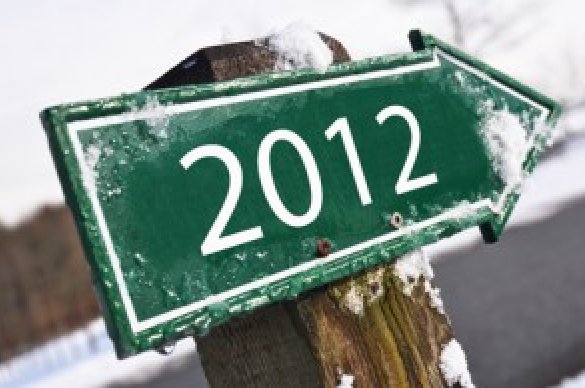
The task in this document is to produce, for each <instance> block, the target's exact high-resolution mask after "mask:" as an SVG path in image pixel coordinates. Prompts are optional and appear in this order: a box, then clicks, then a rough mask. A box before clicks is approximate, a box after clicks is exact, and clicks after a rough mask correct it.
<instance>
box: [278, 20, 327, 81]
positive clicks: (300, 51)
mask: <svg viewBox="0 0 585 388" xmlns="http://www.w3.org/2000/svg"><path fill="white" fill-rule="evenodd" d="M267 45H268V48H269V49H270V50H271V51H273V52H274V53H276V55H277V58H276V63H275V65H274V67H275V70H294V69H301V68H313V69H316V70H318V71H325V70H327V67H329V65H330V64H331V63H332V62H333V53H332V52H331V50H330V49H329V47H327V45H326V44H325V42H323V40H322V39H321V36H319V33H317V31H315V30H314V29H313V28H311V27H310V26H308V25H306V24H304V23H300V22H297V23H293V24H290V25H289V26H287V27H285V28H284V29H282V30H281V31H278V32H276V33H273V34H271V35H270V36H269V37H268V40H267Z"/></svg>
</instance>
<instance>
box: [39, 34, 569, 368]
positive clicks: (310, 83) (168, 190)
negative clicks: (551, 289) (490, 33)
mask: <svg viewBox="0 0 585 388" xmlns="http://www.w3.org/2000/svg"><path fill="white" fill-rule="evenodd" d="M416 38H417V36H416V35H414V36H413V41H414V44H415V46H416V48H417V51H415V52H414V53H408V54H402V55H391V56H384V57H379V58H373V59H368V60H365V61H358V62H351V63H345V64H340V65H335V66H331V67H330V69H329V70H328V71H327V72H325V73H317V72H314V71H311V70H300V71H294V72H285V73H278V74H268V75H263V76H258V77H250V78H244V79H237V80H234V81H228V82H218V83H216V84H209V85H200V86H184V87H180V88H175V89H166V90H160V91H149V92H141V93H136V94H128V95H123V96H120V97H115V98H107V99H102V100H97V101H93V102H85V103H78V104H71V105H62V106H57V107H54V108H49V109H47V110H45V111H44V112H43V113H42V120H43V123H44V126H45V129H46V131H47V133H48V137H49V141H50V146H51V150H52V152H53V155H54V159H55V162H56V165H57V169H58V171H59V174H60V179H61V182H62V185H63V187H64V190H65V194H66V198H67V201H68V203H69V205H70V206H71V208H72V209H73V213H74V215H75V218H76V222H77V225H78V228H79V230H80V233H81V237H82V239H83V243H84V246H85V250H86V253H87V256H88V258H89V261H90V264H91V267H92V271H93V275H94V279H95V283H96V287H97V289H98V293H99V295H100V297H101V300H102V305H103V306H104V314H105V316H106V320H107V323H108V327H109V331H110V334H111V335H112V337H113V338H114V340H115V342H116V345H117V350H118V354H119V355H120V356H121V357H125V356H128V355H131V354H134V353H136V352H139V351H142V350H145V349H149V348H154V347H158V346H162V345H164V344H165V343H166V342H168V341H172V340H175V339H177V338H180V337H183V336H187V335H194V334H204V333H205V332H206V331H208V330H209V328H210V327H211V326H213V325H216V324H218V323H220V322H222V321H225V320H226V319H228V318H229V317H231V316H234V315H238V314H242V313H245V312H248V311H251V310H253V309H256V308H258V307H260V306H263V305H266V304H268V303H272V302H275V301H279V300H283V299H287V298H294V297H296V296H297V295H298V294H299V293H300V292H303V291H306V290H308V289H311V288H314V287H317V286H320V285H323V284H325V283H328V282H331V281H332V280H335V279H339V278H341V277H344V276H347V275H350V274H353V273H355V272H357V271H360V270H362V269H364V268H366V267H370V266H372V265H375V264H379V263H384V262H390V261H391V260H393V258H395V257H396V256H397V255H400V254H403V253H405V252H407V251H410V250H412V249H414V248H416V247H419V246H422V245H425V244H428V243H431V242H434V241H437V240H439V239H441V238H443V237H446V236H449V235H452V234H454V233H456V232H459V231H461V230H463V229H465V228H468V227H471V226H475V225H480V226H481V228H482V231H483V233H484V236H485V237H486V239H487V240H489V241H495V240H496V239H497V237H498V236H499V235H500V233H501V231H502V228H503V225H504V224H505V222H506V220H507V218H508V216H509V214H510V211H511V210H512V208H513V206H514V203H515V201H516V199H517V195H518V189H519V187H520V184H521V182H522V179H523V178H524V177H525V175H526V174H528V173H529V172H530V171H531V170H532V168H533V167H534V165H535V163H536V159H537V157H538V155H539V153H540V151H541V148H542V145H543V143H544V141H545V140H546V137H547V134H548V132H547V128H548V127H549V126H550V124H551V123H552V122H553V121H554V120H555V119H556V116H557V115H558V113H559V108H558V106H557V105H556V104H555V103H554V102H553V101H551V100H549V99H548V98H546V97H544V96H542V95H540V94H538V93H536V92H534V91H532V90H530V89H529V88H527V87H525V86H522V85H520V84H519V83H517V82H516V81H514V80H512V79H510V78H508V77H506V76H504V75H503V74H501V73H499V72H497V71H495V70H493V69H491V68H490V67H488V66H487V65H485V64H482V63H480V62H479V61H477V60H475V59H472V58H470V57H468V56H467V55H465V54H463V53H461V52H459V51H457V50H456V49H454V48H452V47H450V46H448V45H446V44H444V43H442V42H440V41H438V40H436V39H434V38H432V37H431V36H420V35H419V36H418V39H416Z"/></svg>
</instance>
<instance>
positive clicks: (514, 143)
mask: <svg viewBox="0 0 585 388" xmlns="http://www.w3.org/2000/svg"><path fill="white" fill-rule="evenodd" d="M487 110H488V117H487V119H486V121H485V122H484V123H483V126H482V130H481V133H482V135H483V137H484V141H485V143H486V146H487V147H488V150H489V151H490V153H491V157H492V162H493V164H494V167H495V169H496V172H497V173H498V175H499V176H500V178H502V180H503V181H504V183H506V185H509V186H512V187H518V186H519V185H520V184H521V183H522V181H523V179H524V175H525V174H524V171H523V169H522V164H523V163H524V160H525V159H526V154H527V153H528V150H529V142H528V134H527V132H526V129H525V128H524V125H522V122H521V121H520V117H518V116H517V115H514V114H512V113H510V112H508V111H507V110H506V109H504V110H499V111H493V110H491V108H487Z"/></svg>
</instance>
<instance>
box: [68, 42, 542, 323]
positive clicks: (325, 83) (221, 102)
mask: <svg viewBox="0 0 585 388" xmlns="http://www.w3.org/2000/svg"><path fill="white" fill-rule="evenodd" d="M438 55H441V56H443V57H444V58H445V59H447V60H449V61H452V62H454V63H455V64H457V65H458V66H460V67H462V68H465V69H466V70H467V71H469V72H471V73H473V74H475V75H476V76H478V77H480V78H481V79H483V80H485V81H486V82H489V83H491V84H493V85H495V86H497V87H499V88H501V89H503V90H505V91H506V92H508V93H509V94H511V95H513V96H515V97H517V98H519V99H521V100H522V101H525V102H527V103H529V104H530V105H532V106H535V107H538V108H540V109H542V110H543V114H542V116H541V118H543V119H544V118H546V116H547V115H548V109H546V108H545V107H542V106H540V105H538V104H537V103H535V102H534V101H532V100H529V99H527V98H526V97H525V96H523V95H521V94H519V93H517V92H516V91H514V90H512V89H510V88H508V87H507V86H505V85H503V84H502V83H500V82H498V81H496V80H494V79H493V78H491V77H489V76H488V75H486V74H484V73H482V72H480V71H479V70H478V69H475V68H473V67H470V66H469V65H467V64H466V63H464V62H461V61H459V60H458V59H456V58H454V57H452V56H451V55H449V54H447V53H445V52H444V51H442V50H440V49H437V48H435V50H434V52H433V59H432V60H431V61H429V62H422V63H417V64H413V65H408V66H404V67H400V68H396V69H385V70H377V71H373V72H370V73H365V74H355V75H349V76H343V77H339V78H333V79H328V80H321V81H313V82H308V83H304V84H298V85H290V86H283V87H279V88H274V89H268V90H261V91H256V92H250V93H246V94H241V95H236V96H226V97H218V98H211V99H206V100H200V101H194V102H190V103H185V104H178V105H171V106H165V107H164V109H165V110H164V113H165V114H179V113H183V112H192V111H196V110H201V109H206V108H211V107H218V106H225V105H230V104H236V103H240V102H244V101H253V100H258V99H262V98H270V97H275V96H282V95H286V94H293V93H299V92H304V91H308V90H315V89H323V88H327V87H332V86H337V85H342V84H351V83H355V82H360V81H366V80H372V79H377V78H383V77H389V76H395V75H400V74H406V73H410V72H416V71H421V70H427V69H432V68H436V67H439V66H440V61H439V58H438ZM160 113H161V112H160V111H157V112H135V113H132V114H131V115H130V114H127V113H123V114H119V115H113V116H106V117H98V118H94V119H88V120H82V121H74V122H71V123H68V124H67V131H68V134H69V137H70V140H71V143H72V144H73V150H74V153H75V156H76V158H77V161H78V164H79V167H80V169H81V174H82V179H83V182H84V183H85V186H86V189H87V194H88V196H89V198H90V202H91V205H92V207H93V210H94V213H95V216H96V219H97V222H98V227H99V229H100V231H101V234H102V236H103V239H104V242H105V245H106V251H107V253H108V256H109V257H110V262H111V264H112V268H113V271H114V276H115V279H116V282H117V284H118V287H119V289H120V292H121V297H122V303H123V304H124V307H125V309H126V312H127V315H128V320H129V323H130V327H131V329H132V331H133V332H134V333H137V332H141V331H144V330H146V329H149V328H151V327H154V326H156V325H159V324H161V323H164V322H167V321H169V320H171V319H175V318H178V317H180V316H182V315H185V314H187V313H190V312H192V311H194V310H198V309H201V308H204V307H206V306H209V305H211V304H214V303H217V302H221V301H225V300H227V299H229V298H232V297H234V296H237V295H241V294H243V293H245V292H248V291H251V290H254V289H257V288H260V287H263V286H266V285H269V284H271V283H274V282H277V281H279V280H282V279H285V278H287V277H290V276H293V275H295V274H298V273H301V272H305V271H307V270H309V269H311V268H315V267H317V266H322V265H324V264H327V263H330V262H332V261H334V260H337V259H339V258H342V257H345V256H348V255H351V254H354V253H357V252H359V251H362V250H364V249H367V248H369V247H372V246H374V245H377V244H381V243H383V242H387V241H390V240H392V239H395V238H398V237H401V236H404V235H407V234H409V233H413V232H416V231H419V230H421V229H424V228H426V227H429V226H431V225H434V224H436V223H439V222H442V221H446V220H449V219H454V218H455V219H456V218H458V217H459V215H460V214H461V210H462V209H460V208H458V207H456V208H453V209H450V210H448V211H446V212H443V213H441V214H439V215H437V216H435V217H432V218H429V219H427V220H424V221H421V222H419V223H417V224H414V225H411V226H408V227H405V228H401V229H398V230H395V231H393V232H390V233H386V234H383V235H381V236H378V237H375V238H373V239H370V240H367V241H364V242H362V243H359V244H356V245H353V246H351V247H348V248H345V249H342V250H340V251H337V252H334V253H332V254H331V255H329V256H327V257H325V258H322V259H316V260H313V261H310V262H306V263H303V264H300V265H298V266H295V267H292V268H289V269H287V270H284V271H281V272H277V273H275V274H272V275H269V276H267V277H264V278H262V279H259V280H256V281H253V282H250V283H247V284H245V285H242V286H239V287H236V288H233V289H230V290H228V291H224V292H222V293H219V294H216V295H212V296H209V297H207V298H205V299H203V300H200V301H197V302H194V303H191V304H189V305H187V306H183V307H180V308H177V309H174V310H171V311H168V312H166V313H163V314H160V315H157V316H155V317H152V318H149V319H146V320H144V321H138V319H137V316H136V311H135V309H134V305H133V304H132V300H131V298H130V294H129V292H128V288H127V286H126V283H125V281H124V277H123V274H122V269H121V265H120V259H119V258H118V256H117V254H116V252H115V249H114V245H113V241H112V238H111V236H110V232H109V229H108V226H107V223H106V220H105V217H104V214H103V211H102V209H101V205H100V203H99V200H98V198H97V192H96V187H94V186H92V185H91V184H89V182H92V176H93V175H92V171H90V170H89V168H88V166H87V164H86V163H85V159H84V155H83V149H82V146H81V143H80V140H79V137H78V136H77V132H78V131H83V130H87V129H94V128H97V127H102V126H107V125H114V124H122V123H125V122H128V121H134V120H146V119H150V118H154V117H156V116H158V115H160ZM506 189H508V188H506ZM506 192H507V190H504V194H505V193H506ZM503 200H505V195H502V196H501V198H500V201H498V204H497V205H496V204H494V203H493V202H492V201H491V200H489V199H483V200H480V201H477V202H475V203H472V204H471V205H466V208H469V207H471V208H472V209H474V210H480V209H484V208H489V209H490V210H491V211H492V212H493V213H496V214H498V213H501V211H502V209H501V206H503V204H504V202H503Z"/></svg>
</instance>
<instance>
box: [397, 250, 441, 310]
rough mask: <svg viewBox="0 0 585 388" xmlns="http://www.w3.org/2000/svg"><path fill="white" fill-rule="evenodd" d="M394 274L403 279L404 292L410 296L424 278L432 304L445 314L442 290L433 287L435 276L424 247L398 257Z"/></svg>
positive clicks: (426, 290)
mask: <svg viewBox="0 0 585 388" xmlns="http://www.w3.org/2000/svg"><path fill="white" fill-rule="evenodd" d="M393 268H394V275H396V276H398V278H399V279H400V280H401V281H402V292H404V294H406V295H408V296H410V295H411V294H412V290H413V289H414V287H415V286H416V284H417V283H418V281H419V280H420V279H421V278H422V280H423V282H424V288H425V292H426V293H427V294H428V296H429V298H430V301H431V306H432V307H434V308H435V309H436V310H437V311H438V312H439V313H441V314H443V315H445V309H444V307H443V300H442V299H441V297H440V292H441V290H440V289H439V288H433V286H432V285H431V280H433V278H434V277H435V274H434V272H433V268H432V267H431V264H430V261H429V258H428V256H427V255H426V254H425V252H424V251H423V250H422V249H417V250H414V251H412V252H409V253H407V254H406V255H404V256H401V257H399V258H398V260H397V261H396V263H395V264H394V267H393Z"/></svg>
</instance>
